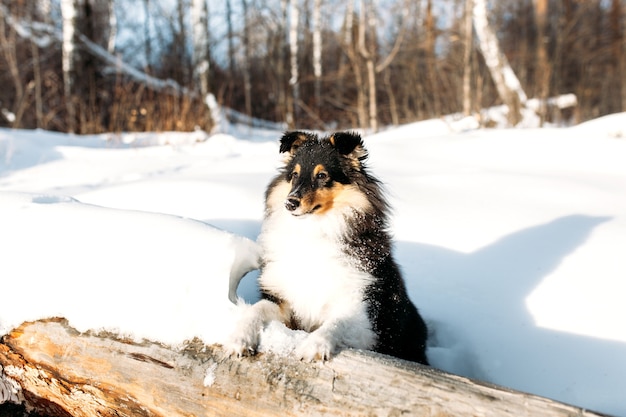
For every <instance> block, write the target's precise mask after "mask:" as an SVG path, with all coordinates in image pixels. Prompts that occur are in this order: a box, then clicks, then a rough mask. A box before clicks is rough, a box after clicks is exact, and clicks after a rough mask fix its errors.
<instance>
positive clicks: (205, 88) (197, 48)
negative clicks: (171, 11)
mask: <svg viewBox="0 0 626 417" xmlns="http://www.w3.org/2000/svg"><path fill="white" fill-rule="evenodd" d="M208 19H209V8H208V5H207V0H192V3H191V25H192V34H193V59H192V62H193V75H194V79H195V81H196V82H197V83H198V86H199V88H200V94H202V97H203V98H204V97H206V96H207V94H209V74H210V65H209V25H208Z"/></svg>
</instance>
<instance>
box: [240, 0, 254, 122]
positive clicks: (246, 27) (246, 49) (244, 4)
mask: <svg viewBox="0 0 626 417" xmlns="http://www.w3.org/2000/svg"><path fill="white" fill-rule="evenodd" d="M241 9H242V13H243V39H242V44H243V65H242V71H243V91H244V101H245V109H246V111H245V113H246V115H247V116H252V81H251V77H250V16H249V13H248V1H247V0H241Z"/></svg>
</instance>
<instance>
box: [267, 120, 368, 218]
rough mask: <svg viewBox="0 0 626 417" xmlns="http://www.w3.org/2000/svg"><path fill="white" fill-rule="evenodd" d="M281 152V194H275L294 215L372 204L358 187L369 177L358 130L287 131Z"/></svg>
mask: <svg viewBox="0 0 626 417" xmlns="http://www.w3.org/2000/svg"><path fill="white" fill-rule="evenodd" d="M280 152H281V153H285V154H286V159H285V167H284V169H283V170H282V173H281V177H279V183H278V184H277V186H278V188H279V189H280V190H281V191H280V193H279V194H282V195H280V196H276V197H277V198H282V204H283V205H284V208H285V209H286V210H288V211H289V212H290V213H291V214H293V215H294V216H303V215H310V214H320V215H321V214H324V213H328V212H329V211H330V210H333V209H341V208H346V207H350V208H353V209H357V210H358V209H365V208H366V207H367V206H368V205H369V202H368V199H367V196H366V195H365V194H364V193H363V192H362V191H361V188H360V187H359V182H362V181H364V180H365V179H366V176H365V174H364V172H363V170H364V167H363V161H364V160H365V159H366V158H367V151H366V150H365V148H364V147H363V141H362V140H361V137H360V136H359V135H358V134H356V133H352V132H337V133H333V134H331V135H329V136H324V137H319V136H317V135H315V134H313V133H308V132H300V131H295V132H287V133H285V135H284V136H283V137H282V138H281V140H280ZM276 202H277V201H276Z"/></svg>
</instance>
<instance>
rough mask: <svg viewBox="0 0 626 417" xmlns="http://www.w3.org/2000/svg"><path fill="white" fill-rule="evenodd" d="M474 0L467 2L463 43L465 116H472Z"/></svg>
mask: <svg viewBox="0 0 626 417" xmlns="http://www.w3.org/2000/svg"><path fill="white" fill-rule="evenodd" d="M472 3H473V1H472V0H465V39H464V42H463V114H464V115H465V116H469V115H470V114H472V88H471V82H472V49H473V48H472V46H473V44H474V32H473V31H472V8H473V4H472Z"/></svg>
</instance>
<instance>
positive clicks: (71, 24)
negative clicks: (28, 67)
mask: <svg viewBox="0 0 626 417" xmlns="http://www.w3.org/2000/svg"><path fill="white" fill-rule="evenodd" d="M61 15H62V17H63V44H62V54H63V57H62V62H63V91H64V94H65V106H66V109H67V130H68V132H70V133H74V132H76V107H75V103H74V97H73V93H74V77H75V61H76V54H77V49H78V44H77V42H76V18H77V15H78V11H77V5H76V3H75V0H61Z"/></svg>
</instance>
